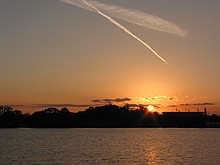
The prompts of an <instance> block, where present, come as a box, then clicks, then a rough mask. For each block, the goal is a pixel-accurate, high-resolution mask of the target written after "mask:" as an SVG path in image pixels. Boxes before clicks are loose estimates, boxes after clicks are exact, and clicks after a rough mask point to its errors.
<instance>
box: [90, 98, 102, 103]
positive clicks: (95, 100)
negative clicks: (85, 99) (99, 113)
mask: <svg viewBox="0 0 220 165" xmlns="http://www.w3.org/2000/svg"><path fill="white" fill-rule="evenodd" d="M92 102H93V103H100V102H101V100H99V99H94V100H92Z"/></svg>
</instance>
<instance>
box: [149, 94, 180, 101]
mask: <svg viewBox="0 0 220 165" xmlns="http://www.w3.org/2000/svg"><path fill="white" fill-rule="evenodd" d="M146 99H147V100H148V101H159V100H170V101H177V100H178V98H177V97H176V96H171V97H170V96H161V95H158V96H154V97H151V98H146Z"/></svg>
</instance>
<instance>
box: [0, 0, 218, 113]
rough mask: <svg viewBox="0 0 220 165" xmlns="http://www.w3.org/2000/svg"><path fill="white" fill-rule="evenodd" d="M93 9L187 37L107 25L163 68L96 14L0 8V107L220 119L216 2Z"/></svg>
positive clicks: (42, 1) (118, 1)
mask: <svg viewBox="0 0 220 165" xmlns="http://www.w3.org/2000/svg"><path fill="white" fill-rule="evenodd" d="M98 1H99V2H101V3H110V4H114V5H117V6H121V7H124V8H129V9H136V10H140V11H142V12H146V13H148V14H152V15H154V16H157V17H160V18H163V19H165V20H168V21H170V22H172V23H174V24H177V25H178V26H179V27H181V28H182V29H184V30H186V31H187V32H188V35H187V36H185V37H181V36H177V35H174V34H169V33H164V32H161V31H157V30H153V29H148V28H145V27H141V26H138V25H135V24H132V23H129V22H126V21H123V20H120V19H117V18H114V19H115V20H117V21H118V22H119V23H121V24H122V25H123V26H125V27H127V28H128V29H129V30H130V31H132V32H133V33H134V34H136V35H137V36H138V37H140V38H141V39H142V40H143V41H145V42H146V43H148V44H150V45H151V46H152V47H153V49H155V50H156V51H157V52H158V53H159V54H160V55H161V56H162V57H163V58H165V59H166V60H167V61H168V63H169V64H170V65H166V64H165V63H163V62H162V61H161V60H160V59H158V58H157V57H156V56H154V55H153V53H152V52H151V51H149V50H148V49H147V48H146V47H144V46H143V45H141V44H140V43H139V42H137V41H136V40H135V39H133V38H132V37H131V36H129V35H127V34H126V33H124V32H123V31H122V30H120V29H119V28H117V27H116V26H115V25H113V24H112V23H110V22H109V21H108V20H106V19H105V18H103V17H102V16H100V15H98V14H97V13H95V12H90V11H86V10H83V9H81V8H78V7H75V6H71V5H68V4H65V3H62V2H60V1H58V0H1V1H0V22H1V24H0V38H1V39H0V75H1V76H0V105H11V106H13V107H15V108H18V107H19V108H20V109H22V110H23V111H36V110H41V109H43V108H44V107H45V108H46V107H47V106H57V107H59V106H60V107H62V106H69V108H70V109H71V110H72V111H74V110H75V111H76V110H78V109H80V108H81V109H85V107H87V106H89V105H101V104H105V103H117V104H119V105H122V104H125V103H130V104H146V105H149V104H154V105H156V107H157V108H158V109H157V111H159V112H162V111H169V110H175V109H176V108H178V109H179V110H181V111H184V110H185V109H186V108H187V109H188V108H190V110H191V111H196V110H197V108H199V109H201V110H203V108H204V107H205V106H206V107H208V109H209V110H210V113H218V114H220V76H219V75H220V64H219V63H220V51H219V50H220V47H219V43H220V32H219V29H220V20H219V18H220V1H219V0H144V1H143V0H98ZM54 104H56V105H54ZM79 107H80V108H79Z"/></svg>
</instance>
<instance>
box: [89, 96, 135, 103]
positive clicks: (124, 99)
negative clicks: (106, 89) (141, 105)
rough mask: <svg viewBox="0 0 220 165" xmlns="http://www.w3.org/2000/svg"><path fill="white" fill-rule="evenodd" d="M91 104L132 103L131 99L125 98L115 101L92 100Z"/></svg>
mask: <svg viewBox="0 0 220 165" xmlns="http://www.w3.org/2000/svg"><path fill="white" fill-rule="evenodd" d="M91 101H92V102H93V103H102V104H106V103H108V104H111V103H123V102H129V101H132V99H131V98H128V97H125V98H115V99H109V98H107V99H94V100H91Z"/></svg>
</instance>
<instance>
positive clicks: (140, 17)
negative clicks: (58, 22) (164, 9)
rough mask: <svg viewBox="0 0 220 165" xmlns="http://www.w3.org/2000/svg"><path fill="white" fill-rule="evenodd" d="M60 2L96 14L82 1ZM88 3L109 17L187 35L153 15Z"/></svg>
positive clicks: (93, 2) (96, 2) (63, 0)
mask: <svg viewBox="0 0 220 165" xmlns="http://www.w3.org/2000/svg"><path fill="white" fill-rule="evenodd" d="M60 1H62V2H65V3H68V4H71V5H74V6H77V7H79V8H82V9H84V10H88V11H92V12H96V10H95V9H94V8H91V7H89V6H88V5H87V4H85V3H84V2H83V1H82V0H60ZM86 1H87V2H88V3H89V4H90V5H92V6H94V7H95V8H97V9H98V10H99V11H102V12H104V13H105V14H106V15H108V16H111V17H115V18H118V19H121V20H124V21H127V22H130V23H133V24H136V25H139V26H143V27H146V28H150V29H154V30H159V31H162V32H166V33H172V34H175V35H179V36H182V37H184V36H186V35H187V31H185V30H183V29H181V28H180V27H179V26H178V25H176V24H174V23H172V22H169V21H167V20H165V19H162V18H159V17H157V16H153V15H151V14H148V13H144V12H142V11H139V10H135V9H127V8H124V7H120V6H116V5H112V4H104V3H100V2H98V1H95V0H86Z"/></svg>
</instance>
